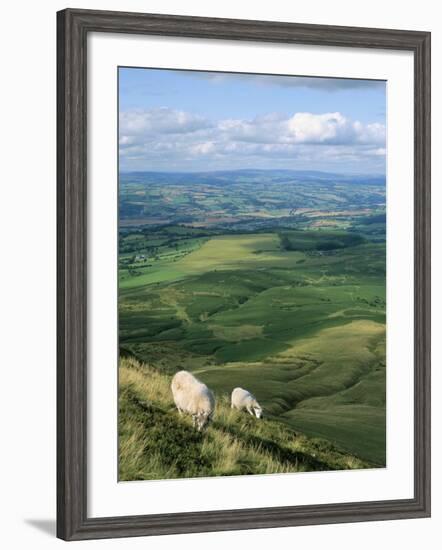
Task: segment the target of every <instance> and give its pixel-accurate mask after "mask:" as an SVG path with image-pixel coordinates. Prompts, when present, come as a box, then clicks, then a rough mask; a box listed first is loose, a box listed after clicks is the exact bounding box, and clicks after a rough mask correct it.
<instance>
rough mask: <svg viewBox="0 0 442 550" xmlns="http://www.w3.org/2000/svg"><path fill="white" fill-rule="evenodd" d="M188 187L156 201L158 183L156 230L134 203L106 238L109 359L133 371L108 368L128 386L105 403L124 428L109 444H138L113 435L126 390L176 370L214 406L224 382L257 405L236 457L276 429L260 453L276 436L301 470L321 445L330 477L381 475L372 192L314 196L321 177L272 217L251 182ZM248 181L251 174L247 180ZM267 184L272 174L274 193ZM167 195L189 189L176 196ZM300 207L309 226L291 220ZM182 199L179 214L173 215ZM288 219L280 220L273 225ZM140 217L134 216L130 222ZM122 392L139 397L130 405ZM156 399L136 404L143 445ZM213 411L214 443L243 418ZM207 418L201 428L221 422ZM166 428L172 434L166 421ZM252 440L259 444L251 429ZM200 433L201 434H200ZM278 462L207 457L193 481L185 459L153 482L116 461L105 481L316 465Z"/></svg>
mask: <svg viewBox="0 0 442 550" xmlns="http://www.w3.org/2000/svg"><path fill="white" fill-rule="evenodd" d="M189 177H190V176H186V179H185V183H180V184H178V183H177V182H176V181H174V182H173V185H171V189H170V190H169V191H170V192H169V194H168V193H167V191H168V188H167V185H165V184H162V185H161V189H162V191H161V194H160V198H158V197H157V199H156V200H157V202H159V204H157V208H156V213H157V215H158V214H160V215H161V216H160V217H161V218H162V220H163V221H162V222H161V223H157V224H155V223H151V216H152V214H151V213H150V211H149V208H148V207H147V206H146V208H147V213H145V214H143V213H141V212H139V211H136V218H133V219H132V221H131V224H122V226H121V228H120V259H119V332H120V352H121V354H122V356H127V357H132V358H133V359H132V362H133V365H135V367H136V368H135V367H134V366H133V365H132V367H130V365H123V366H124V368H125V369H126V371H127V372H126V371H125V373H126V374H125V375H124V376H129V374H130V373H132V374H130V376H131V377H132V379H131V380H132V381H131V383H130V384H129V389H128V387H126V386H124V388H123V385H122V386H121V388H122V392H121V394H120V396H121V395H124V396H125V397H124V400H123V404H122V405H120V406H121V407H122V408H121V412H120V416H121V418H123V419H124V418H125V419H126V420H125V421H124V422H123V424H120V439H121V441H125V439H124V437H127V438H128V440H130V441H132V443H133V444H134V445H135V444H136V443H134V441H135V442H136V441H138V439H137V438H135V437H134V438H133V440H132V439H130V437H129V435H128V425H129V424H130V417H129V416H128V412H127V410H126V407H127V408H130V407H132V409H133V411H134V415H135V416H137V415H138V414H139V415H141V417H143V418H144V416H143V415H144V413H142V411H141V409H142V407H141V406H140V404H139V399H141V398H140V397H139V395H140V392H141V389H140V387H141V383H143V387H144V390H143V391H145V392H146V391H148V390H149V387H148V384H149V382H148V380H149V377H152V376H154V375H155V376H157V375H158V376H159V377H163V378H162V382H161V383H165V381H166V380H169V378H170V376H171V375H172V374H173V373H174V372H176V371H178V370H181V369H186V370H190V371H192V372H194V373H195V375H196V376H197V377H198V378H200V379H201V380H202V381H204V382H205V383H206V384H208V385H209V386H210V387H211V388H212V389H213V390H214V392H215V394H216V395H217V397H219V401H220V403H221V402H222V403H225V402H226V400H227V396H228V395H229V394H230V392H231V390H232V389H233V388H234V387H236V386H242V387H246V388H247V389H249V390H250V391H252V392H253V393H254V394H255V396H256V397H257V398H258V400H259V402H260V403H261V405H262V406H263V408H264V411H265V421H264V422H263V423H262V427H261V428H259V427H257V426H256V425H255V424H256V421H255V424H252V425H247V426H248V427H247V430H249V431H251V432H253V433H254V437H255V440H254V441H255V443H256V445H254V444H252V445H251V446H250V441H248V440H247V437H246V436H247V433H246V432H247V430H245V428H244V430H245V431H244V430H243V431H241V433H240V434H239V435H238V434H237V435H238V439H237V443H238V445H240V444H241V445H245V446H246V447H247V453H251V454H252V455H253V453H256V452H258V451H257V449H259V448H260V447H259V445H258V443H257V441H258V439H259V437H261V438H262V439H263V440H265V441H267V440H272V434H273V433H275V436H274V438H275V440H274V441H273V443H274V444H275V445H276V444H278V445H282V443H281V441H282V440H284V442H285V443H284V446H285V447H284V448H286V447H287V445H288V443H287V441H291V443H290V444H289V447H290V448H292V447H291V446H292V445H295V443H294V442H296V441H299V442H301V441H302V442H303V445H304V447H303V449H304V451H303V452H305V453H306V454H308V453H309V452H310V451H311V453H312V454H311V456H310V458H311V460H313V458H312V457H313V455H314V454H315V452H314V451H313V450H312V449H313V447H314V445H313V444H312V447H311V448H310V447H309V442H312V441H313V442H314V441H316V442H317V441H319V442H321V443H320V445H323V446H325V447H324V448H327V449H334V450H333V452H334V453H338V454H340V456H342V457H345V456H347V457H350V458H348V461H347V462H345V460H344V459H343V461H342V462H340V466H339V467H349V468H350V467H383V466H385V463H386V455H385V452H386V450H385V448H386V444H385V308H386V303H385V193H384V191H385V186H384V185H381V184H375V183H373V182H370V183H369V184H367V185H363V183H360V184H356V183H354V184H353V195H352V193H351V182H347V181H346V182H344V183H342V182H341V183H339V182H336V181H334V182H333V185H331V184H330V185H327V181H326V180H325V181H322V180H321V182H320V184H318V186H316V187H315V185H313V184H311V183H310V184H309V185H304V186H303V185H301V184H296V183H293V184H290V185H288V184H287V185H286V191H285V192H286V196H290V197H292V199H293V200H292V201H291V202H288V203H287V204H285V207H284V208H282V205H281V204H279V202H278V201H276V202H278V205H277V206H278V208H276V209H275V201H273V202H272V198H271V197H272V196H274V197H277V198H278V195H277V193H276V188H275V193H274V194H273V195H272V193H271V192H270V191H271V190H272V187H271V181H270V182H268V185H267V186H266V187H265V197H266V201H265V200H264V199H263V198H261V195H260V194H259V192H258V193H256V192H255V191H254V187H255V186H250V182H243V181H236V182H235V185H231V186H228V185H226V184H225V183H223V186H222V189H223V193H222V194H221V195H217V194H215V193H213V192H212V191H213V189H212V187H211V185H210V182H208V181H206V179H204V181H203V182H195V183H194V184H193V186H192V185H191V182H189V181H188V178H189ZM207 177H209V176H207ZM241 177H244V175H241ZM263 177H264V176H263V175H262V174H260V178H261V180H260V182H259V183H260V185H263V182H262V178H263ZM149 178H153V176H152V175H149V176H148V177H147V176H146V181H145V182H144V183H143V180H142V178H141V176H140V175H138V176H137V178H135V180H136V181H135V182H133V183H130V182H129V183H128V184H127V186H126V187H125V186H123V189H132V188H133V187H135V188H136V189H138V191H139V187H140V186H141V187H142V188H143V189H145V190H146V193H147V197H149V196H152V194H153V195H154V196H157V195H158V194H159V192H158V187H156V186H155V184H153V183H152V182H151V181H150V179H149ZM146 182H147V183H146ZM280 184H281V182H280V179H279V180H278V184H276V183H275V185H280ZM177 185H185V186H186V190H187V191H188V190H189V188H190V189H191V191H188V195H187V194H186V193H181V195H180V194H177V193H176V186H177ZM358 185H359V187H358ZM131 186H132V187H131ZM201 186H203V188H202V187H201ZM340 186H341V187H343V189H344V190H343V191H342V193H341V194H340V193H339V189H340ZM289 188H290V189H289ZM260 189H261V187H259V186H258V191H259V190H260ZM262 189H264V187H262ZM327 190H328V193H326V192H325V191H327ZM289 191H290V193H289ZM128 193H129V191H127V193H126V199H125V200H126V202H127V201H129V198H128V197H129V195H128ZM155 193H157V195H155ZM263 193H264V191H263ZM288 193H289V195H287V194H288ZM297 193H298V194H299V196H298V195H297ZM308 193H310V196H306V195H307V194H308ZM256 195H258V197H256ZM140 196H141V195H139V194H138V195H137V197H138V199H137V200H138V201H139V200H140ZM161 197H162V198H161ZM164 197H166V198H164ZM177 197H179V200H178V199H177ZM226 197H227V198H228V200H226ZM303 197H304V200H305V202H306V203H308V205H309V208H310V210H309V211H308V213H307V214H308V215H307V214H306V213H305V212H304V213H303V214H302V215H300V214H299V204H301V203H302V200H303ZM166 199H167V200H166ZM177 200H178V202H177ZM278 200H279V199H278ZM189 201H190V203H191V204H192V205H193V206H192V208H191V209H189V208H188V206H187V207H186V206H183V204H189ZM254 201H255V202H254ZM256 201H258V202H259V204H256ZM144 204H146V205H147V204H148V201H147V199H146V200H145V203H144ZM232 205H234V206H232ZM263 205H264V206H263ZM296 205H298V206H296ZM340 205H341V206H340ZM251 206H253V212H252V210H251ZM258 207H259V208H258ZM129 210H130V209H129ZM287 210H288V211H289V212H292V214H291V215H289V216H287V215H286V214H287ZM180 212H181V213H183V215H184V213H185V214H186V221H184V222H179V223H178V222H177V221H174V220H176V219H179V218H180V216H179V213H180ZM139 216H145V218H144V223H143V219H140V218H139ZM166 218H167V219H166ZM232 220H233V221H232ZM124 361H126V359H125V360H124ZM143 365H144V366H143ZM128 373H129V374H128ZM134 373H136V375H135V374H134ZM152 373H154V374H152ZM120 380H121V379H120ZM137 380H138V382H137ZM138 383H139V384H140V387H137V384H138ZM164 387H166V386H164ZM123 389H124V391H123ZM149 391H150V390H149ZM131 392H132V393H131ZM137 392H138V393H137ZM129 393H130V395H131V396H132V397H133V395H132V394H136V395H138V398H137V399H138V401H137V399H135V398H134V399H135V401H134V400H133V399H132V397H130V398H129V397H128V396H129ZM167 399H169V401H170V399H171V396H169V397H168V398H167V395H166V394H165V395H163V396H162V397H161V399H160V397H158V399H156V398H155V395H152V391H150V397H149V399H148V400H149V403H150V404H151V406H152V407H154V409H155V410H154V411H150V412H149V414H148V417H149V418H150V420H149V422H150V424H149V422H148V425H149V426H150V428H147V427H146V425H145V424H143V422H144V421H140V426H143V425H145V428H143V429H146V430H147V432H148V433H149V434H150V436H151V437H156V436H153V435H152V433H151V430H152V429H153V428H152V426H153V425H154V424H155V423H154V422H153V420H152V418H154V417H155V418H156V419H157V420H158V422H162V421H163V420H164V421H165V419H166V418H167V422H175V421H176V418H175V417H176V415H174V413H173V406H172V408H170V407H169V406H171V405H170V403H169V404H167V406H166V401H167ZM141 401H143V399H141ZM129 402H130V403H132V404H130V403H129ZM134 403H135V404H134ZM137 403H138V404H137ZM167 403H168V402H167ZM140 407H141V409H140ZM155 407H156V408H155ZM220 407H221V405H220ZM157 409H158V410H157ZM140 411H141V412H140ZM223 411H224V412H223ZM146 414H147V413H146ZM217 414H218V413H217ZM226 414H227V413H226V411H225V410H224V409H223V408H222V407H221V408H220V410H219V415H220V416H219V418H218V422H219V423H221V424H223V426H224V427H223V428H222V429H223V430H224V431H223V433H224V432H225V431H226V429H227V428H226V423H228V422H230V421H232V422H233V424H235V422H240V421H242V420H244V421H245V419H244V418H243V419H242V420H241V416H240V417H239V418H240V420H238V419H236V417H235V418H233V417H230V416H228V415H227V416H226ZM152 415H153V416H152ZM164 415H166V416H164ZM216 418H217V415H215V424H214V427H213V428H212V429H213V430H215V429H218V430H219V429H221V427H222V426H221V424H219V423H218V424H216ZM161 419H163V420H161ZM249 420H252V419H249ZM249 420H248V421H249ZM155 422H156V421H155ZM249 424H250V422H249ZM174 426H175V428H177V430H178V432H179V433H181V432H180V430H181V428H180V425H178V427H177V425H175V424H174ZM252 426H253V427H252ZM274 426H278V430H280V432H278V430H276V428H275V427H274ZM181 427H182V426H181ZM137 429H140V430H141V429H142V428H140V427H139V426H138V428H137ZM259 429H261V430H263V431H265V436H264V434H263V433H260V434H259V433H255V432H254V431H255V430H259ZM123 432H124V434H123V435H124V437H123V438H122V433H123ZM147 432H146V433H147ZM178 432H177V433H178ZM243 432H244V433H243ZM186 433H187V432H186ZM207 433H212V436H213V437H215V436H214V434H215V432H207ZM235 433H236V432H235V429H234V426H231V429H230V428H229V438H233V440H234V439H235ZM238 433H239V432H238ZM276 433H278V434H279V435H278V437H279V439H278V438H277V436H276ZM290 434H291V435H290ZM188 435H189V434H188ZM190 436H192V437H194V434H193V435H192V433H191V432H190ZM212 436H211V437H212ZM140 437H141V435H140ZM195 437H196V438H197V440H198V441H197V440H195V441H194V443H195V445H196V446H198V445H200V444H202V443H201V441H200V439H198V438H199V437H200V435H198V436H195ZM257 438H258V439H257ZM292 438H294V439H293V441H292ZM215 439H216V438H215ZM277 439H278V440H277ZM245 440H247V441H245ZM198 442H199V443H198ZM140 444H141V443H140ZM143 445H144V444H143ZM173 445H176V442H175V443H174V444H173ZM286 451H287V448H286ZM127 452H129V451H127ZM130 452H133V449H132V450H131V451H130ZM244 452H246V451H244ZM278 452H279V451H278ZM292 452H295V448H293V449H292ZM327 452H328V451H327ZM121 453H122V450H121V446H120V455H121ZM287 453H289V454H287V455H284V457H285V459H284V460H282V459H281V455H278V456H276V455H275V456H273V455H272V457H270V458H271V460H270V458H269V457H267V458H266V459H265V460H264V459H263V461H261V459H259V460H258V458H256V457H255V458H256V464H258V463H259V464H260V466H258V465H256V467H253V463H254V462H253V460H252V459H251V458H250V456H251V455H250V456H249V459H250V460H249V459H247V460H248V462H247V461H246V462H247V463H248V464H249V463H250V464H252V466H251V465H250V464H249V466H248V467H247V468H246V469H245V470H244V471H243V470H241V467H240V464H237V463H235V464H233V463H232V464H233V465H232V464H231V465H230V466H229V468H226V469H225V471H224V470H223V468H222V467H215V466H213V464H212V462H213V460H212V459H211V460H212V462H211V460H209V461H208V462H207V463H205V465H204V466H201V468H200V470H199V471H195V468H194V467H193V468H192V467H191V466H190V465H189V464H187V465H186V467H185V468H184V467H183V468H182V469H181V470H180V469H179V468H178V470H177V469H174V467H172V466H171V467H170V468H169V469H168V470H167V468H166V470H167V471H166V470H164V468H163V469H161V468H160V466H158V467H157V468H156V469H155V468H154V466H153V465H152V464H150V465H149V466H147V463H146V465H145V466H142V462H143V461H141V462H140V463H137V466H136V467H135V466H134V467H133V468H132V467H129V466H128V465H127V464H126V459H127V457H125V456H123V455H124V453H123V455H121V456H122V458H120V465H121V464H126V465H125V466H124V467H120V477H122V478H124V479H152V478H158V477H161V476H163V477H180V476H182V477H186V476H190V475H191V476H195V475H231V474H232V472H233V473H270V472H273V471H299V470H300V469H301V470H302V469H304V470H305V469H315V468H314V467H313V466H312V464H313V462H314V461H313V462H311V463H309V466H305V467H303V468H300V467H299V461H298V466H297V467H295V465H294V464H295V461H294V459H293V461H291V459H289V458H287V457H289V455H290V452H289V451H287ZM270 454H271V453H270ZM295 454H296V453H295ZM332 454H333V453H332ZM266 456H267V455H266ZM293 456H295V455H293ZM324 457H325V455H324ZM212 458H213V457H212ZM261 458H262V457H261ZM157 459H158V460H159V458H158V457H157ZM267 459H269V460H270V462H268V460H267ZM146 460H147V459H146ZM232 460H233V458H232ZM237 460H238V461H241V459H240V458H238V459H237ZM272 460H274V461H276V462H272ZM306 460H307V459H306V458H305V461H306ZM333 460H334V459H333ZM333 460H332V459H326V458H324V460H323V463H322V466H321V467H319V466H318V467H317V469H334V468H335V467H336V468H337V467H338V466H336V461H335V462H333ZM270 463H271V464H273V466H269V464H270ZM210 464H212V466H210ZM264 464H265V466H264ZM345 464H347V466H346V465H345ZM132 466H133V465H132ZM131 468H132V469H131ZM143 468H145V471H144V472H143ZM135 470H136V473H135ZM148 470H149V471H148ZM153 470H155V471H153ZM131 472H132V473H131Z"/></svg>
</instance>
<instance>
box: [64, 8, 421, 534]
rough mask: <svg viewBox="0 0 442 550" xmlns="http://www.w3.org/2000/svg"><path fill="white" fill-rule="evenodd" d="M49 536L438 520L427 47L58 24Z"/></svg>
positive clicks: (233, 31)
mask: <svg viewBox="0 0 442 550" xmlns="http://www.w3.org/2000/svg"><path fill="white" fill-rule="evenodd" d="M57 32H58V35H57V36H58V38H57V45H58V66H57V70H58V73H57V82H58V104H57V120H58V145H57V146H58V151H57V157H58V168H57V179H58V351H57V356H58V384H57V387H58V395H57V410H58V415H57V418H58V428H57V434H58V446H57V449H58V460H57V469H58V474H57V486H58V511H57V514H58V519H57V525H58V527H57V529H58V536H59V537H60V538H62V539H65V540H80V539H91V538H107V537H127V536H142V535H159V534H171V533H190V532H201V531H221V530H233V529H256V528H268V527H283V526H296V525H312V524H320V523H338V522H359V521H368V520H384V519H401V518H417V517H427V516H429V515H430V360H429V357H430V33H427V32H415V31H413V32H412V31H402V30H385V29H369V28H350V27H331V26H323V25H306V24H302V25H299V24H294V23H278V22H265V21H248V20H228V19H209V18H200V17H181V16H170V15H158V14H155V15H151V14H139V13H118V12H104V11H89V10H72V9H67V10H64V11H62V12H59V13H58V18H57Z"/></svg>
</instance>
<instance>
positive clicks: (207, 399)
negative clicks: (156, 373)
mask: <svg viewBox="0 0 442 550" xmlns="http://www.w3.org/2000/svg"><path fill="white" fill-rule="evenodd" d="M171 389H172V394H173V400H174V402H175V405H176V407H177V409H178V412H179V413H180V414H183V413H189V414H191V415H192V419H193V425H194V427H196V428H197V429H198V431H199V432H200V431H201V430H202V429H203V428H204V427H205V426H206V425H207V424H208V423H209V421H210V420H211V419H212V416H213V412H214V410H215V397H214V395H213V393H212V392H211V390H209V388H208V387H207V386H206V385H205V384H203V383H202V382H200V381H199V380H198V379H197V378H195V376H193V374H191V373H190V372H187V371H185V370H181V371H179V372H177V373H176V374H175V376H174V377H173V379H172V384H171Z"/></svg>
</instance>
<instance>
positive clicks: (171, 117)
mask: <svg viewBox="0 0 442 550" xmlns="http://www.w3.org/2000/svg"><path fill="white" fill-rule="evenodd" d="M210 125H211V123H210V122H209V121H208V120H207V119H205V118H204V117H202V116H199V115H194V114H192V113H186V112H184V111H177V110H175V109H169V108H168V107H160V108H159V109H150V110H147V111H140V110H135V111H126V112H122V113H120V136H123V137H128V135H131V134H132V135H139V134H183V133H189V132H196V131H198V130H201V129H203V128H208V127H209V126H210Z"/></svg>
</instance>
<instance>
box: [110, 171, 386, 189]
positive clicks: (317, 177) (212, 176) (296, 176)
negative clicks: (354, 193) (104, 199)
mask: <svg viewBox="0 0 442 550" xmlns="http://www.w3.org/2000/svg"><path fill="white" fill-rule="evenodd" d="M263 178H265V180H266V181H267V182H268V183H272V182H274V183H282V182H284V181H287V182H293V180H299V181H302V182H309V183H318V184H324V183H327V182H330V183H336V182H337V181H340V182H343V183H353V184H364V185H385V176H384V175H381V174H338V173H333V172H321V171H318V170H258V169H242V170H219V171H208V172H149V171H140V172H123V171H122V172H120V183H122V184H124V183H128V182H131V183H149V182H152V183H162V184H166V185H167V184H173V185H177V184H180V183H183V184H189V182H192V183H201V184H211V185H216V184H218V185H226V184H232V183H242V184H243V183H254V182H256V181H257V180H258V181H262V179H263Z"/></svg>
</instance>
